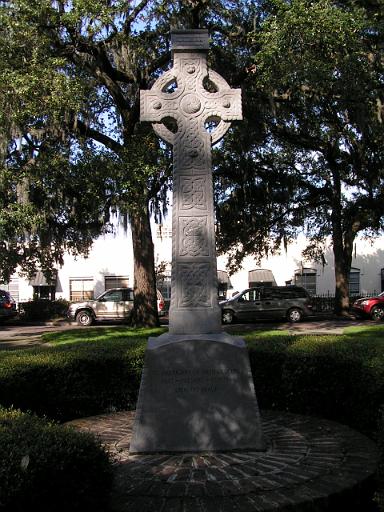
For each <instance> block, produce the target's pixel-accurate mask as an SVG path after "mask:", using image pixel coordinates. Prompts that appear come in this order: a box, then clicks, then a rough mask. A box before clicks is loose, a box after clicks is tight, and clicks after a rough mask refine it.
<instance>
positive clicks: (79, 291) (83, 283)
mask: <svg viewBox="0 0 384 512" xmlns="http://www.w3.org/2000/svg"><path fill="white" fill-rule="evenodd" d="M69 298H70V300H71V301H72V302H78V301H81V300H90V299H93V279H92V278H72V279H70V280H69Z"/></svg>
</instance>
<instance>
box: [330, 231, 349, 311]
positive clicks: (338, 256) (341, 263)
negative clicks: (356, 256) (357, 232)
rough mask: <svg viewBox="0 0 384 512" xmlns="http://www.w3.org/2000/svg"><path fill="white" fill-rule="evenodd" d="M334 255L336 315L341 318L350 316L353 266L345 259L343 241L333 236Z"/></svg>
mask: <svg viewBox="0 0 384 512" xmlns="http://www.w3.org/2000/svg"><path fill="white" fill-rule="evenodd" d="M333 254H334V258H335V282H336V286H335V309H334V313H335V314H336V315H339V316H347V315H348V314H349V272H350V270H351V265H350V264H349V265H348V263H347V261H346V258H345V256H346V255H345V249H344V247H343V239H342V238H341V240H340V239H336V237H335V236H333Z"/></svg>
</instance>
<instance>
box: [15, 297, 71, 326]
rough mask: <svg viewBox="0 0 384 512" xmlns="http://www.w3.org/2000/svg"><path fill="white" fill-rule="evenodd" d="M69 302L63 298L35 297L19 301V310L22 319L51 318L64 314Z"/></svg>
mask: <svg viewBox="0 0 384 512" xmlns="http://www.w3.org/2000/svg"><path fill="white" fill-rule="evenodd" d="M68 306H69V302H68V301H66V300H64V299H58V300H54V301H51V300H42V299H36V300H31V301H29V302H20V303H19V311H20V316H21V317H22V318H23V320H27V321H33V320H51V319H54V318H58V317H63V316H66V314H67V311H68Z"/></svg>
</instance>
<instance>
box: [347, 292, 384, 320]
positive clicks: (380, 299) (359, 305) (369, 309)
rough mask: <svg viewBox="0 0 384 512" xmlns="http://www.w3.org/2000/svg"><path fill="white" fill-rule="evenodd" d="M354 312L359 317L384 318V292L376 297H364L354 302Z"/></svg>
mask: <svg viewBox="0 0 384 512" xmlns="http://www.w3.org/2000/svg"><path fill="white" fill-rule="evenodd" d="M352 312H353V314H354V315H356V316H357V317H359V318H372V320H383V319H384V292H381V293H380V294H379V295H377V296H376V297H363V298H362V299H358V300H356V301H355V302H354V303H353V304H352Z"/></svg>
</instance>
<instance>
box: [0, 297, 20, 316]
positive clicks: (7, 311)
mask: <svg viewBox="0 0 384 512" xmlns="http://www.w3.org/2000/svg"><path fill="white" fill-rule="evenodd" d="M16 315H17V309H16V302H15V300H14V299H13V297H12V296H11V295H10V293H9V292H7V291H6V290H0V321H2V320H5V319H7V318H13V317H15V316H16Z"/></svg>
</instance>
